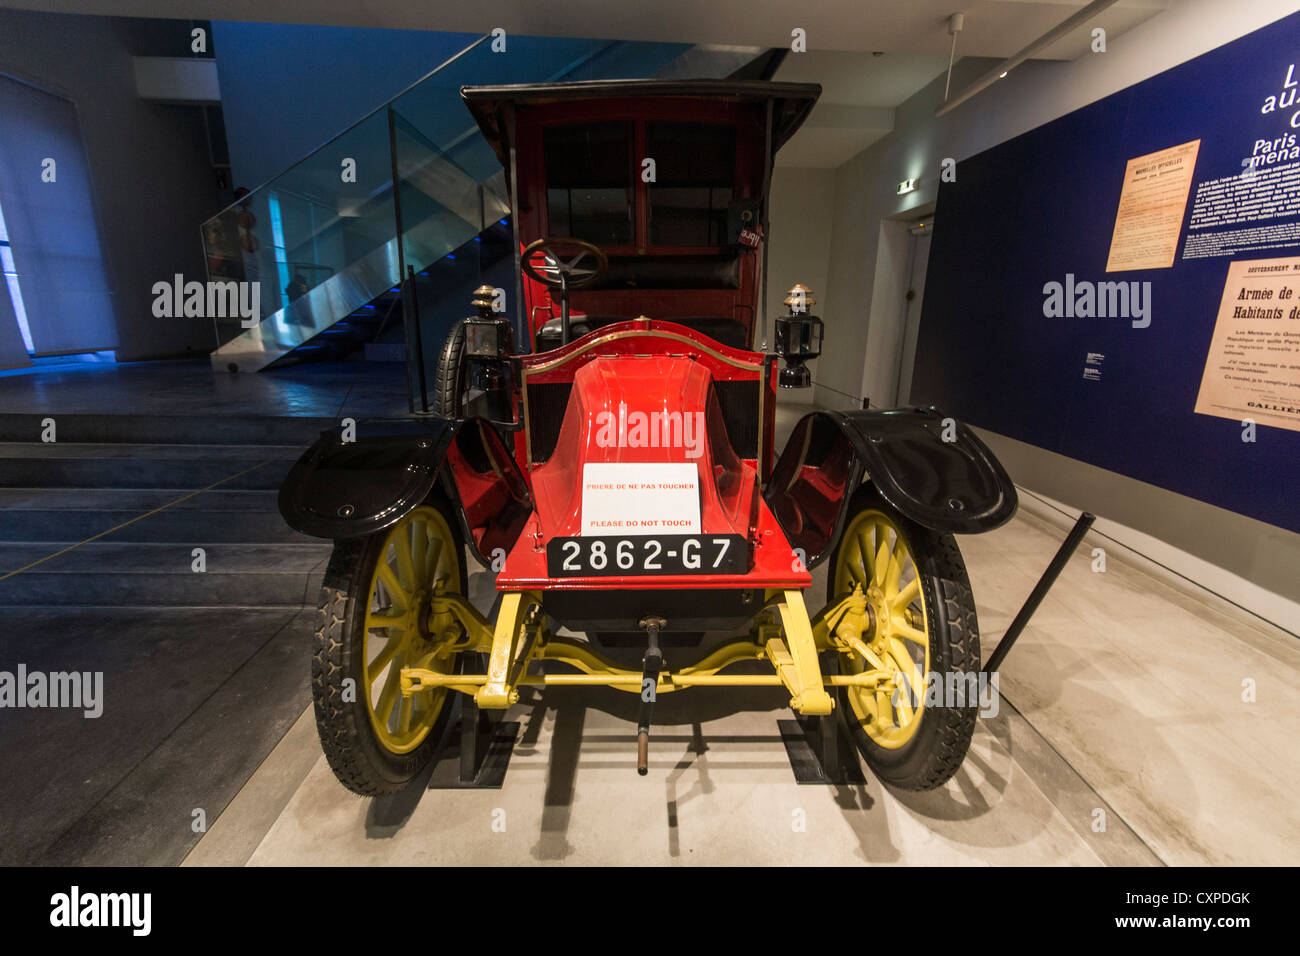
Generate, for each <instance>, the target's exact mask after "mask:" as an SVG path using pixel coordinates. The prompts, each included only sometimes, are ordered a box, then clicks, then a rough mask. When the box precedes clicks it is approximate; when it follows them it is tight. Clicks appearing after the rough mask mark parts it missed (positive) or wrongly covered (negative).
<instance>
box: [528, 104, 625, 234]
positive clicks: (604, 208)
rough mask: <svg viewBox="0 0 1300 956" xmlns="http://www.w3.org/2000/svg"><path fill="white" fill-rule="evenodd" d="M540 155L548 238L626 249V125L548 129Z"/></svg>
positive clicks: (600, 124) (567, 126)
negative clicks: (544, 187) (622, 246)
mask: <svg viewBox="0 0 1300 956" xmlns="http://www.w3.org/2000/svg"><path fill="white" fill-rule="evenodd" d="M542 149H543V161H544V162H545V164H546V186H547V188H546V209H547V218H548V220H549V223H550V228H549V232H550V234H551V235H552V236H557V237H566V238H574V239H585V240H587V241H588V242H594V243H597V244H598V245H631V244H632V242H633V238H632V233H633V231H634V222H635V216H634V205H633V193H632V163H631V153H632V124H631V122H608V123H582V124H566V125H560V126H548V127H546V128H545V130H544V131H543V134H542Z"/></svg>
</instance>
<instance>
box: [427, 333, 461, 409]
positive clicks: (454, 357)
mask: <svg viewBox="0 0 1300 956" xmlns="http://www.w3.org/2000/svg"><path fill="white" fill-rule="evenodd" d="M468 387H469V362H468V361H467V359H466V357H465V322H464V320H463V319H462V320H461V321H460V322H457V323H456V324H455V325H453V326H452V328H451V331H450V332H448V333H447V341H445V342H443V343H442V351H441V352H439V353H438V366H437V369H436V370H435V372H434V376H433V410H434V413H435V414H437V415H441V416H442V417H443V418H460V417H461V406H462V404H463V403H464V401H465V392H466V390H467V389H468Z"/></svg>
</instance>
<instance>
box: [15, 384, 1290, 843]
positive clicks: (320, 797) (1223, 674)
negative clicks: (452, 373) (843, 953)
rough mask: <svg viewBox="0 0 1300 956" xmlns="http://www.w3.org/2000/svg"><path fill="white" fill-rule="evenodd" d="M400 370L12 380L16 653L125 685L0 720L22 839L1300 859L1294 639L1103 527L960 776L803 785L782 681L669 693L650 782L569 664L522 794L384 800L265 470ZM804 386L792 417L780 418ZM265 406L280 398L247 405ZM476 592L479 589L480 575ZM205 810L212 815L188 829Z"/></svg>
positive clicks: (1003, 598)
mask: <svg viewBox="0 0 1300 956" xmlns="http://www.w3.org/2000/svg"><path fill="white" fill-rule="evenodd" d="M398 368H400V367H398ZM403 394H404V393H403V383H402V382H401V379H400V373H399V374H398V375H394V374H393V369H392V367H384V366H372V367H368V368H367V367H364V366H361V365H360V364H358V367H356V368H353V367H348V366H335V367H329V368H311V367H304V368H301V369H296V370H286V371H285V372H276V373H268V374H263V375H257V376H226V375H214V374H213V373H211V372H210V371H208V369H207V366H206V363H167V364H162V363H159V364H141V365H135V366H108V367H96V368H89V369H68V370H64V371H58V372H55V373H48V372H47V373H42V374H39V375H33V374H31V373H27V374H22V375H3V376H0V522H3V527H4V533H2V534H0V559H2V560H3V563H2V564H0V615H3V618H4V621H5V625H6V626H5V627H4V628H3V629H2V630H0V662H2V664H3V666H4V667H11V666H12V665H13V663H14V662H17V661H24V660H25V661H28V662H29V663H30V662H31V661H32V660H35V659H39V660H43V661H49V662H51V663H50V664H49V665H48V666H49V667H50V668H51V669H55V668H56V667H57V666H59V665H62V666H68V667H72V666H76V667H79V668H83V669H84V668H91V667H92V664H93V666H94V669H102V670H104V671H105V673H106V676H107V679H108V681H109V687H108V692H107V694H106V697H107V705H106V707H105V711H104V715H103V716H102V717H101V718H99V719H98V720H83V719H82V718H81V717H80V715H73V714H69V713H60V714H48V715H46V714H35V713H34V712H32V711H18V712H10V713H8V714H6V715H5V716H4V720H5V722H6V727H5V746H4V748H2V749H0V847H3V848H4V849H3V851H0V862H6V863H13V862H32V861H41V862H56V863H58V862H62V863H79V862H84V863H134V862H148V863H160V864H174V863H179V862H182V861H184V862H185V863H186V864H190V865H197V864H213V863H228V864H243V863H249V864H270V865H277V864H291V863H307V864H310V863H344V864H346V863H390V862H391V863H462V864H488V863H532V862H539V863H558V862H568V863H588V864H622V863H642V864H644V863H652V864H653V863H669V864H671V863H681V862H689V863H695V862H699V863H717V864H785V863H820V864H825V863H849V864H852V863H905V864H939V863H977V864H1044V863H1045V864H1080V865H1096V864H1102V865H1105V864H1110V865H1160V864H1198V863H1210V864H1224V863H1242V864H1284V863H1294V861H1295V859H1296V858H1297V856H1298V855H1300V821H1297V819H1296V818H1295V815H1294V813H1293V812H1292V811H1293V806H1294V798H1293V795H1294V793H1295V792H1296V791H1297V790H1298V789H1300V767H1298V766H1297V765H1296V762H1295V761H1294V760H1293V759H1292V754H1293V750H1294V741H1295V740H1296V739H1297V736H1300V680H1298V679H1297V678H1298V677H1300V643H1298V642H1297V639H1296V637H1295V636H1293V635H1291V634H1288V633H1286V632H1284V631H1281V630H1279V629H1276V628H1273V627H1271V626H1269V625H1267V624H1265V623H1263V622H1261V621H1260V620H1259V619H1257V618H1254V617H1253V616H1251V615H1249V614H1247V613H1246V612H1244V611H1242V610H1240V609H1238V608H1236V607H1234V606H1233V605H1231V604H1228V603H1227V602H1225V601H1222V600H1220V599H1218V598H1217V597H1215V596H1213V595H1212V594H1210V593H1209V592H1207V591H1204V590H1202V589H1200V588H1198V587H1196V586H1195V585H1194V584H1192V583H1190V582H1186V581H1182V580H1180V579H1177V578H1173V577H1171V576H1168V575H1166V574H1164V573H1162V572H1161V571H1160V570H1159V569H1158V568H1156V567H1154V566H1152V565H1150V564H1149V563H1148V562H1146V561H1145V560H1144V559H1143V558H1142V557H1141V556H1140V555H1136V554H1133V553H1131V552H1127V551H1126V550H1125V549H1124V548H1122V547H1121V546H1119V545H1118V544H1116V543H1114V542H1112V541H1110V540H1107V539H1104V538H1101V537H1099V536H1096V535H1090V536H1089V538H1088V539H1087V540H1086V541H1085V543H1084V545H1083V546H1082V547H1081V548H1080V550H1079V552H1078V553H1077V554H1076V556H1075V557H1074V559H1073V560H1072V561H1071V562H1070V564H1069V566H1068V567H1067V569H1066V571H1065V572H1064V574H1063V576H1062V578H1061V580H1060V581H1059V582H1058V584H1057V586H1056V588H1055V589H1054V590H1053V591H1052V593H1051V595H1050V596H1049V597H1048V599H1047V600H1046V602H1045V603H1044V604H1043V606H1042V608H1041V609H1040V611H1039V612H1038V614H1037V616H1036V617H1035V618H1034V620H1033V623H1032V624H1031V625H1030V627H1029V629H1028V630H1027V631H1026V633H1025V635H1024V636H1023V638H1022V639H1021V642H1020V644H1019V645H1018V646H1017V648H1016V649H1015V651H1014V652H1013V653H1012V654H1011V656H1010V657H1009V658H1008V660H1007V662H1006V664H1005V665H1004V667H1003V669H1002V691H1003V695H1004V700H1003V706H1002V708H1001V711H1000V713H999V714H998V715H997V716H996V717H993V718H989V719H985V720H983V721H981V723H980V725H979V727H978V729H977V733H976V739H975V743H974V746H973V748H972V752H971V755H970V758H969V759H968V760H967V762H966V764H965V766H964V767H963V769H962V770H961V772H960V773H959V774H958V775H957V777H955V778H954V779H953V780H952V781H950V783H949V784H948V785H947V786H946V787H945V788H943V789H942V790H940V791H937V792H934V793H930V794H923V795H914V794H901V793H895V792H891V791H889V790H887V789H885V788H884V787H882V786H881V785H880V784H879V783H878V782H877V781H875V780H874V779H873V778H871V777H870V775H869V774H868V775H867V781H866V783H865V784H862V785H848V786H838V787H832V786H818V785H799V784H797V783H796V782H795V778H794V776H793V774H792V771H791V765H790V762H789V760H788V759H787V755H786V748H785V746H784V745H783V742H782V737H781V734H780V732H779V726H778V722H779V721H785V720H789V718H790V717H791V714H790V712H789V711H788V709H786V708H785V707H784V706H783V703H784V694H782V693H781V692H779V691H775V690H773V691H768V690H766V689H760V690H749V691H738V690H725V691H718V692H716V693H712V694H706V693H704V692H702V691H686V692H682V693H680V694H673V695H667V696H665V697H664V698H663V699H662V700H661V702H660V703H659V705H658V706H657V708H656V712H655V723H656V728H655V731H654V733H653V736H652V739H651V762H650V774H649V776H647V777H645V778H641V777H638V776H637V775H636V773H635V771H634V769H633V764H634V760H635V743H634V736H633V728H632V726H631V720H632V718H633V714H634V711H633V709H632V703H631V698H630V697H629V696H628V695H623V694H620V693H618V692H614V691H594V692H592V691H588V692H577V691H575V690H571V689H568V688H554V689H552V690H550V691H548V692H547V693H546V696H545V698H542V697H541V696H540V695H539V694H536V693H530V694H524V697H523V700H521V702H520V704H519V705H518V706H517V707H515V708H514V709H513V710H512V712H511V713H510V714H508V715H507V717H508V719H511V720H517V721H519V723H520V735H519V740H518V743H517V744H516V746H515V748H514V751H513V753H512V755H511V758H510V763H509V768H508V771H507V773H506V776H505V783H504V787H503V788H501V789H479V790H472V789H435V788H430V787H429V786H427V784H428V782H429V778H428V775H426V779H424V780H422V781H420V782H419V783H418V784H417V785H416V786H414V787H412V788H411V789H410V790H408V791H407V792H405V793H403V794H400V795H398V796H397V797H394V798H388V799H385V800H379V801H363V800H360V799H358V798H356V797H353V796H352V795H351V794H349V793H347V792H346V791H344V790H343V789H342V787H341V786H339V785H338V784H337V783H336V782H335V781H334V779H333V777H332V775H331V774H330V771H329V768H328V767H327V766H326V764H325V761H324V758H323V757H322V756H321V753H320V748H319V744H318V743H317V740H316V736H315V727H314V723H313V718H312V714H311V710H310V705H309V698H308V692H307V680H306V675H307V664H308V659H307V650H306V636H307V633H308V632H307V628H308V627H309V626H310V625H309V623H308V622H309V618H310V616H311V615H312V607H313V605H314V600H315V593H314V587H315V581H317V580H319V573H320V569H321V567H322V566H323V561H324V558H325V556H326V555H327V553H328V547H327V546H325V547H322V546H321V545H320V544H319V543H315V542H305V541H302V540H300V539H297V538H295V537H294V536H292V535H291V534H289V533H288V532H287V531H286V529H283V528H282V527H281V526H280V525H279V524H278V523H277V522H278V518H277V516H276V514H275V510H274V487H275V483H276V481H277V480H278V476H279V475H280V474H282V472H283V469H284V468H286V467H287V465H288V463H289V462H290V461H291V460H292V458H293V456H294V454H295V453H296V452H295V449H296V448H298V447H300V446H301V443H302V442H304V441H305V440H306V439H305V438H303V437H302V436H303V435H305V436H308V437H309V436H310V435H311V434H312V432H313V430H314V429H316V428H318V427H319V422H320V420H324V419H330V418H337V417H338V416H340V415H344V414H356V415H368V414H391V413H400V412H401V410H402V407H403V406H404V399H403ZM800 411H801V410H800V409H798V408H790V407H784V408H782V409H781V414H780V419H779V426H778V428H779V431H781V432H782V437H783V435H784V433H785V432H787V431H788V429H789V428H790V426H791V425H792V424H793V422H794V420H795V419H796V417H797V415H798V414H799V413H800ZM51 414H52V415H53V416H54V417H55V418H56V421H57V422H58V424H59V429H60V432H59V435H60V442H61V443H62V442H66V444H61V445H59V447H58V448H57V451H56V450H54V449H52V448H50V447H48V446H47V447H42V446H41V445H40V444H39V443H38V440H37V439H36V438H35V437H34V435H35V434H37V432H35V431H33V429H35V428H36V427H37V426H38V424H39V421H40V419H42V418H43V417H46V416H48V415H51ZM250 416H251V418H256V419H264V420H261V421H260V422H257V423H255V424H254V426H249V425H248V424H247V422H248V421H249V420H250ZM286 416H297V418H298V420H297V421H291V420H288V419H287V418H286ZM128 417H129V418H131V419H132V420H133V421H132V422H130V423H125V419H127V418H128ZM227 432H228V433H227ZM65 436H66V437H65ZM95 439H98V440H95ZM149 475H153V476H161V477H157V478H156V480H153V481H152V483H150V481H149V480H146V479H144V478H143V477H142V476H149ZM213 485H216V486H217V487H212V486H213ZM187 489H188V490H187ZM179 497H185V501H183V502H179V503H178V502H177V501H175V500H174V499H177V498H179ZM1024 505H1025V506H1024V507H1023V508H1022V510H1021V513H1020V515H1018V516H1017V518H1016V519H1015V520H1014V521H1012V522H1011V523H1010V524H1008V525H1007V526H1005V527H1004V528H1002V529H999V530H998V531H995V532H992V533H990V534H987V535H982V536H977V537H966V538H962V539H961V541H960V543H961V546H962V549H963V552H964V554H965V556H966V560H967V563H968V566H969V569H970V574H971V579H972V583H973V587H974V592H975V596H976V601H977V604H978V608H979V615H980V623H981V632H982V638H983V644H984V648H985V654H986V655H987V653H988V652H989V650H991V648H992V647H993V646H994V645H995V644H996V641H997V639H998V637H999V636H1000V635H1001V633H1002V631H1003V630H1004V629H1005V628H1006V626H1007V624H1008V623H1009V622H1010V620H1011V618H1012V616H1013V615H1014V614H1015V612H1016V610H1017V609H1018V608H1019V606H1020V603H1021V602H1022V601H1023V599H1024V597H1025V596H1026V595H1027V594H1028V592H1029V590H1030V588H1031V587H1032V585H1033V583H1034V581H1035V580H1036V579H1037V577H1038V575H1039V574H1040V573H1041V571H1042V569H1043V567H1044V566H1045V565H1046V564H1047V561H1048V560H1049V558H1050V557H1051V555H1052V553H1053V552H1054V551H1055V549H1056V547H1057V545H1058V544H1059V542H1060V540H1061V538H1062V537H1063V535H1064V530H1065V528H1066V527H1067V526H1068V523H1069V518H1068V517H1066V516H1062V515H1059V514H1057V513H1056V512H1054V511H1053V509H1052V508H1051V507H1049V506H1047V505H1046V504H1044V503H1042V502H1039V501H1037V500H1036V499H1035V498H1034V497H1033V496H1032V495H1029V494H1026V495H1025V496H1024ZM92 539H93V540H92ZM192 545H196V546H197V545H201V546H204V547H206V549H207V553H208V562H209V572H208V575H207V576H206V579H205V581H204V582H203V583H202V585H201V586H200V585H195V584H193V583H191V582H190V580H189V578H190V577H192V576H190V575H186V576H185V577H186V580H185V581H181V580H179V577H180V576H179V575H178V574H176V573H174V572H175V568H174V567H173V563H174V560H175V561H181V560H183V561H184V562H188V560H189V558H188V555H189V553H190V547H191V546H192ZM1094 547H1104V548H1105V549H1106V551H1107V569H1106V571H1105V573H1094V572H1093V571H1092V570H1091V564H1092V560H1091V557H1090V556H1089V555H1090V551H1091V549H1092V548H1094ZM65 551H66V553H65ZM96 551H97V552H98V554H96ZM43 559H44V560H43ZM173 559H174V560H173ZM32 565H35V566H32ZM185 570H186V571H188V568H186V569H185ZM15 572H17V573H15ZM164 572H167V573H164ZM822 573H824V572H822ZM474 584H475V585H476V586H477V587H476V591H475V594H476V597H477V599H478V601H479V603H480V605H481V606H482V607H483V608H484V609H486V607H487V604H488V603H490V598H491V593H490V587H485V585H486V584H487V579H486V577H484V576H483V575H479V576H478V577H477V578H476V579H475V581H474ZM822 586H823V585H822V584H821V582H820V580H815V582H814V588H815V589H819V588H820V587H822ZM5 588H8V590H5ZM485 592H486V593H485ZM670 662H671V656H670ZM1244 682H1249V685H1250V686H1251V687H1253V689H1254V700H1253V701H1251V702H1246V701H1245V700H1243V696H1248V695H1244V693H1243V686H1244ZM448 759H449V760H454V754H452V755H450V756H449V757H448ZM444 776H445V774H443V773H442V768H439V769H438V770H436V771H435V772H434V775H433V779H434V780H440V779H442V777H444ZM200 809H201V810H202V811H203V814H202V816H203V818H204V820H205V821H206V832H203V828H201V827H197V826H196V825H195V824H194V820H195V819H196V815H195V810H200Z"/></svg>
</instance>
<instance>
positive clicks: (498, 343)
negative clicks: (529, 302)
mask: <svg viewBox="0 0 1300 956" xmlns="http://www.w3.org/2000/svg"><path fill="white" fill-rule="evenodd" d="M495 294H496V290H495V289H493V288H492V286H490V285H481V286H479V287H478V288H477V289H475V290H474V298H473V299H472V300H471V301H470V305H472V306H473V307H474V315H472V316H469V317H468V318H466V319H465V354H466V357H467V358H468V360H469V363H468V364H469V382H468V385H469V387H470V388H471V389H477V390H480V391H481V393H482V399H481V401H482V402H483V405H482V406H481V412H482V413H484V414H486V416H487V417H488V418H490V419H492V420H493V421H509V420H511V419H512V418H513V413H512V410H511V404H510V355H511V353H513V352H514V344H515V342H514V333H513V332H512V331H511V328H510V323H509V322H508V321H507V320H506V319H504V318H502V317H501V316H500V315H499V314H497V313H496V312H494V311H493V309H492V298H493V296H494V295H495Z"/></svg>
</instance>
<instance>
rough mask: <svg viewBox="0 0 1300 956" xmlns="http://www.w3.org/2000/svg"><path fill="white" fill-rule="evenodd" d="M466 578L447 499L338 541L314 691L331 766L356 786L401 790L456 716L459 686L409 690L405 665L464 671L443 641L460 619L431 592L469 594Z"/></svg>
mask: <svg viewBox="0 0 1300 956" xmlns="http://www.w3.org/2000/svg"><path fill="white" fill-rule="evenodd" d="M465 581H466V574H465V551H464V548H463V547H462V545H461V540H460V536H459V534H458V532H457V530H456V522H455V520H454V518H453V517H452V516H451V512H450V509H449V508H448V507H447V505H446V503H445V502H443V501H441V500H440V499H430V500H429V501H428V502H426V503H425V504H424V505H421V506H420V507H418V508H416V509H415V510H414V511H412V512H411V513H410V514H408V515H406V516H405V517H403V518H402V519H401V521H399V522H398V523H397V524H395V525H393V526H392V527H391V528H388V529H386V530H384V531H379V532H376V533H375V534H373V535H369V536H368V537H365V538H359V539H350V540H346V541H339V542H336V544H335V546H334V553H333V555H331V557H330V562H329V567H328V568H327V570H326V572H325V582H324V586H323V587H322V589H321V604H320V622H319V627H318V629H317V631H316V634H315V639H314V645H313V656H312V675H311V676H312V680H311V684H312V700H313V703H314V706H315V711H316V728H317V730H318V732H319V734H320V740H321V747H322V748H323V749H324V751H325V756H326V758H327V759H328V761H329V765H330V768H331V769H332V770H333V771H334V774H335V776H337V777H338V779H339V781H340V782H341V783H342V784H343V785H344V786H345V787H347V788H348V789H349V790H351V791H353V792H354V793H359V794H362V795H364V796H374V795H379V794H385V793H393V792H395V791H397V790H400V789H402V788H403V787H404V786H406V784H408V783H409V782H410V781H411V780H412V778H414V777H416V776H417V775H418V774H419V773H420V771H421V770H423V769H424V768H425V766H426V765H427V764H428V762H429V760H430V759H431V758H432V756H433V752H434V750H435V749H436V747H437V746H438V744H439V742H440V741H441V739H442V737H443V732H444V731H445V730H446V728H447V727H448V726H449V725H450V723H451V722H452V721H454V719H455V711H457V710H458V709H459V708H458V706H455V705H457V704H458V703H459V702H458V701H455V700H453V699H452V698H454V697H455V696H457V695H456V693H455V692H454V691H449V690H445V689H442V688H436V689H428V690H423V691H420V692H418V693H416V694H413V695H411V696H410V697H403V696H402V694H401V684H400V677H401V670H402V668H403V667H413V666H419V667H425V668H428V669H430V670H434V671H441V672H443V673H451V672H453V671H454V670H455V667H456V663H457V655H456V653H455V651H454V650H452V649H449V648H445V647H444V648H442V649H439V646H438V642H439V639H440V638H445V637H446V636H447V634H448V632H449V630H451V629H455V630H456V631H457V632H459V630H460V626H459V624H458V623H456V622H455V619H454V618H451V616H450V615H449V614H448V615H445V618H446V619H444V620H438V619H437V618H436V616H435V615H432V614H430V607H429V601H430V598H431V597H432V595H433V593H434V588H435V586H436V584H437V583H438V582H441V584H442V587H443V588H444V590H446V591H448V592H452V593H457V594H464V593H465ZM442 643H443V644H444V645H445V644H446V641H443V642H442Z"/></svg>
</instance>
